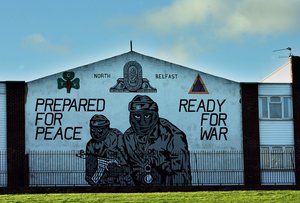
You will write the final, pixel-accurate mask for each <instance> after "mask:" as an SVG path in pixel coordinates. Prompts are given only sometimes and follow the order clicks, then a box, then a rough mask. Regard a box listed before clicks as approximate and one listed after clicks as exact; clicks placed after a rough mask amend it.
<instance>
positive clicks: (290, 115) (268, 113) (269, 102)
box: [258, 95, 293, 120]
mask: <svg viewBox="0 0 300 203" xmlns="http://www.w3.org/2000/svg"><path fill="white" fill-rule="evenodd" d="M275 98H276V99H278V98H279V99H280V101H272V99H273V100H274V99H275ZM285 98H289V101H290V102H289V105H288V106H287V108H288V109H287V111H288V112H285V110H286V108H285V107H286V106H285V102H284V99H285ZM263 99H266V108H267V109H264V104H263ZM258 102H259V118H260V119H261V120H292V119H293V101H292V96H289V95H285V96H279V95H267V96H259V97H258ZM276 104H278V105H280V107H281V117H271V108H272V107H271V106H272V105H276ZM265 111H266V112H265ZM264 113H266V115H263V114H264ZM285 113H287V114H288V116H285Z"/></svg>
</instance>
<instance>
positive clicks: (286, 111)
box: [283, 97, 292, 118]
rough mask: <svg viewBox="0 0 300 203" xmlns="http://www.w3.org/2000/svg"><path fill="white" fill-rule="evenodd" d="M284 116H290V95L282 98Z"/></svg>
mask: <svg viewBox="0 0 300 203" xmlns="http://www.w3.org/2000/svg"><path fill="white" fill-rule="evenodd" d="M283 108H284V111H283V112H284V118H292V101H291V97H284V98H283Z"/></svg>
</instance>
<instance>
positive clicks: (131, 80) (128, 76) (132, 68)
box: [124, 61, 143, 92]
mask: <svg viewBox="0 0 300 203" xmlns="http://www.w3.org/2000/svg"><path fill="white" fill-rule="evenodd" d="M124 84H125V86H126V88H127V89H128V90H129V91H130V92H135V91H137V90H138V89H140V88H141V87H142V84H143V73H142V66H141V65H140V64H139V63H138V62H136V61H129V62H127V63H126V64H125V66H124Z"/></svg>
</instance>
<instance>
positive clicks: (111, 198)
mask: <svg viewBox="0 0 300 203" xmlns="http://www.w3.org/2000/svg"><path fill="white" fill-rule="evenodd" d="M0 202H1V203H2V202H64V203H67V202H76V203H80V202H97V203H101V202H103V203H104V202H105V203H110V202H117V203H123V202H154V203H162V202H163V203H169V202H170V203H171V202H172V203H177V202H178V203H185V202H188V203H193V202H272V203H274V202H284V203H287V202H297V203H299V202H300V191H294V190H274V191H223V192H216V191H209V192H161V193H159V192H156V193H64V194H17V195H11V194H10V195H0Z"/></svg>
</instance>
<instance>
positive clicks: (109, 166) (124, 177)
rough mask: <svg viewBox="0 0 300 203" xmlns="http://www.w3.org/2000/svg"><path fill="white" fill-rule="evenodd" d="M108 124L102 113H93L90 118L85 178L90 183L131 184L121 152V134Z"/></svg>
mask: <svg viewBox="0 0 300 203" xmlns="http://www.w3.org/2000/svg"><path fill="white" fill-rule="evenodd" d="M109 125H110V122H109V120H108V119H107V118H106V117H105V116H103V115H94V116H93V117H92V118H91V120H90V134H91V137H92V139H91V140H90V141H89V142H88V143H87V144H86V153H85V159H86V162H85V163H86V177H85V179H86V181H87V182H88V183H89V184H90V185H132V180H131V177H130V176H129V168H128V167H126V163H125V161H124V158H123V155H122V153H121V151H122V147H123V145H124V144H123V142H122V136H123V134H122V133H121V132H120V131H119V130H117V129H114V128H110V127H109Z"/></svg>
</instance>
